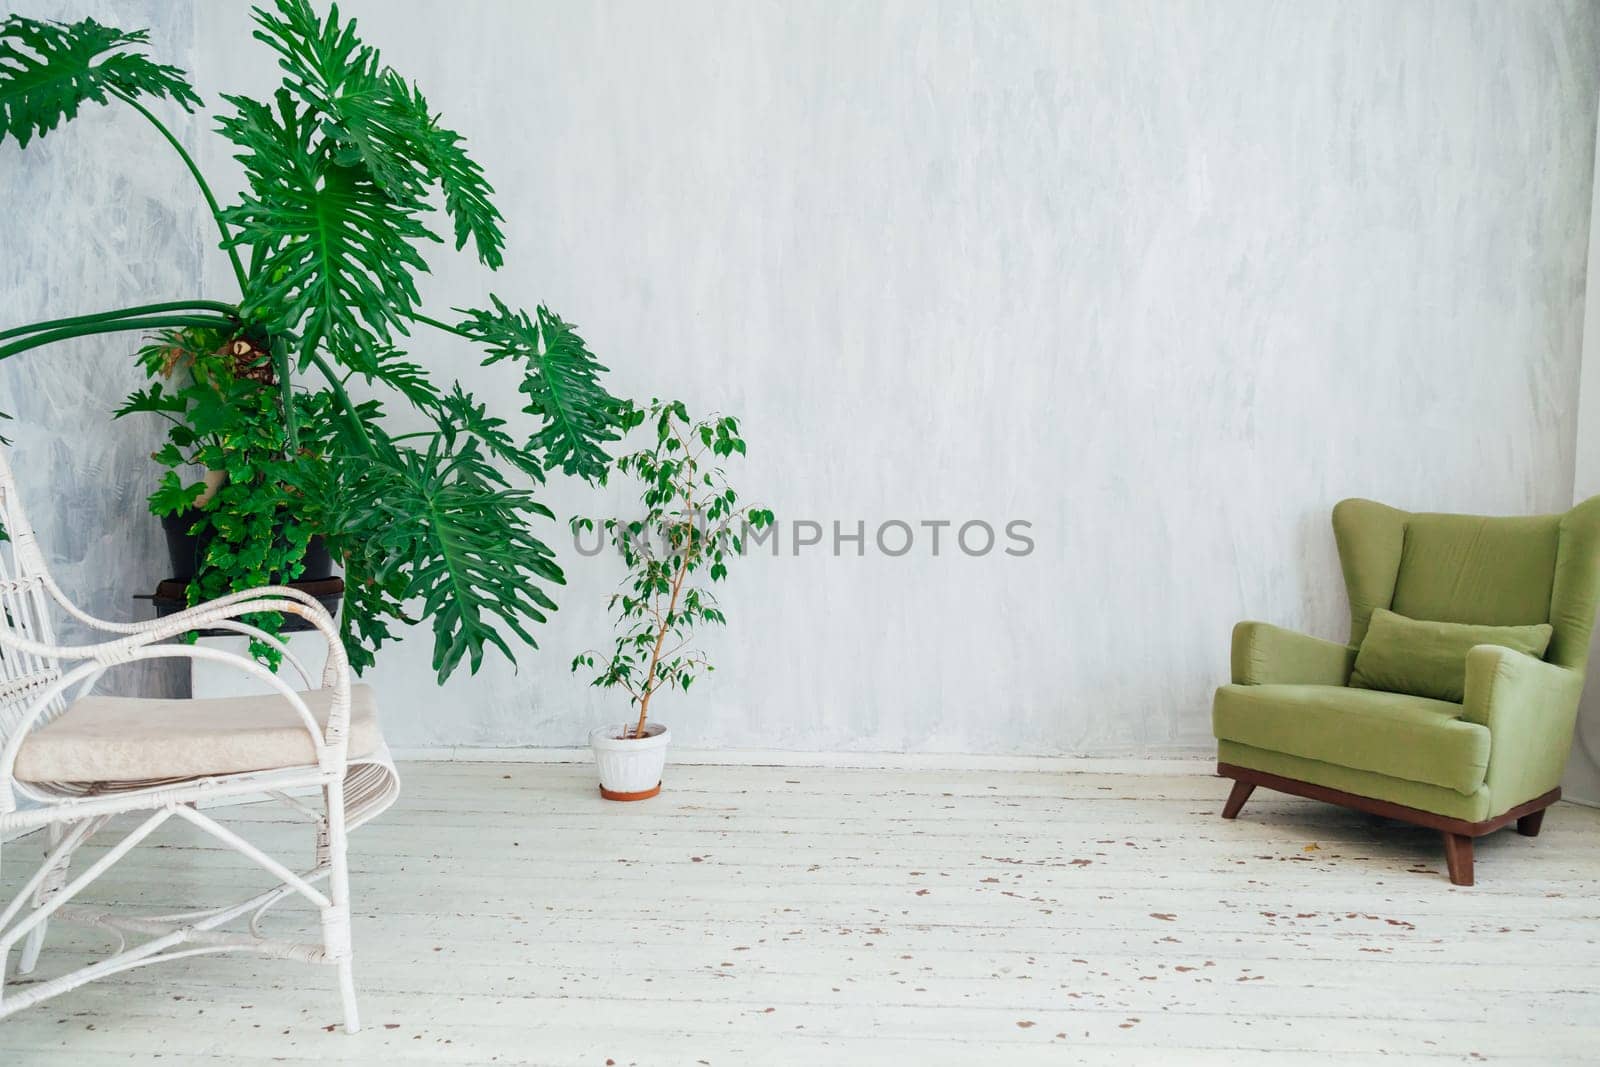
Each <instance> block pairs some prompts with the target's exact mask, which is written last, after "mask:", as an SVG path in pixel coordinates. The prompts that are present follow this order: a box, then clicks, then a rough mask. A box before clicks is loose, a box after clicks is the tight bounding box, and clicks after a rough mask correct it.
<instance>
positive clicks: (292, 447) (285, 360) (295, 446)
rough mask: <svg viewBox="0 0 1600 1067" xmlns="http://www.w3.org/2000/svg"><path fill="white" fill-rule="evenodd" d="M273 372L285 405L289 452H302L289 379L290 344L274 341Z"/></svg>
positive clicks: (284, 413) (284, 422) (285, 424)
mask: <svg viewBox="0 0 1600 1067" xmlns="http://www.w3.org/2000/svg"><path fill="white" fill-rule="evenodd" d="M272 370H273V373H274V374H276V375H277V376H278V402H279V403H281V404H282V405H283V426H284V429H286V430H287V431H288V432H289V452H290V454H291V455H296V454H298V453H299V451H300V418H299V416H297V415H296V414H295V411H294V383H293V382H292V381H291V380H290V378H289V343H288V342H287V341H285V340H284V339H283V338H282V337H274V338H273V339H272Z"/></svg>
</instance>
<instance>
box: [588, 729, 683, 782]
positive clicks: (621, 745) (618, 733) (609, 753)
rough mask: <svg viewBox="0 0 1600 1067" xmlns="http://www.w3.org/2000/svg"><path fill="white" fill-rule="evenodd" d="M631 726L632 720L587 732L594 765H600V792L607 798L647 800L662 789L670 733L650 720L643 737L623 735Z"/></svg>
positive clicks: (631, 731) (629, 730) (628, 732)
mask: <svg viewBox="0 0 1600 1067" xmlns="http://www.w3.org/2000/svg"><path fill="white" fill-rule="evenodd" d="M633 727H634V724H633V723H628V724H626V725H619V726H602V727H600V728H599V729H598V730H595V731H593V732H591V733H590V734H589V747H590V748H592V749H594V762H595V766H597V767H599V768H600V795H601V796H603V797H605V798H606V799H607V800H648V799H649V798H651V797H653V796H655V795H656V794H657V793H659V792H661V773H662V771H663V770H665V768H666V766H667V745H668V744H669V743H670V742H671V741H672V732H671V731H669V730H668V729H667V728H666V727H665V726H662V725H661V724H660V723H655V722H652V723H646V724H645V728H644V737H642V738H634V737H626V738H625V737H623V734H631V733H633Z"/></svg>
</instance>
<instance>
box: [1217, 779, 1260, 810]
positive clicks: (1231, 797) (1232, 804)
mask: <svg viewBox="0 0 1600 1067" xmlns="http://www.w3.org/2000/svg"><path fill="white" fill-rule="evenodd" d="M1255 790H1256V784H1255V783H1254V782H1234V783H1233V789H1232V790H1231V791H1230V792H1229V793H1228V802H1227V803H1226V804H1224V805H1222V817H1223V818H1224V819H1231V818H1233V817H1234V816H1236V815H1238V814H1239V809H1240V808H1242V807H1244V802H1245V801H1247V800H1249V799H1250V794H1251V793H1253V792H1255Z"/></svg>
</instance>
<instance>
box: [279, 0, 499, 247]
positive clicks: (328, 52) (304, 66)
mask: <svg viewBox="0 0 1600 1067" xmlns="http://www.w3.org/2000/svg"><path fill="white" fill-rule="evenodd" d="M255 19H256V24H257V25H258V26H259V27H260V28H259V29H257V30H256V31H255V34H254V36H255V37H256V39H257V40H260V41H263V42H265V43H266V44H267V45H269V46H271V48H272V49H273V50H274V51H275V52H277V53H278V65H279V66H280V67H282V68H283V70H284V73H285V76H286V77H285V81H286V83H287V84H288V86H289V87H290V89H291V90H292V91H293V92H294V93H295V94H296V95H297V96H298V97H299V98H300V100H301V101H302V102H303V103H304V104H305V105H307V106H308V107H309V108H310V109H311V110H312V111H313V112H315V113H316V114H317V115H318V116H319V117H320V118H321V120H322V127H323V130H324V132H326V133H327V135H328V136H329V137H330V138H332V140H333V141H334V142H335V144H336V153H335V155H336V160H337V162H339V163H341V164H344V165H347V166H356V165H360V166H363V167H365V168H366V169H367V171H368V172H369V173H370V174H371V175H372V177H373V180H374V181H375V182H376V183H377V184H378V186H379V187H380V188H381V189H382V190H383V191H384V192H385V193H386V194H388V195H389V196H390V197H392V198H394V199H395V200H396V201H401V202H405V203H407V204H408V205H411V206H413V207H419V208H420V207H421V206H422V205H421V198H422V197H423V195H424V194H425V192H426V190H427V189H429V188H430V187H435V186H436V187H437V188H439V189H440V191H441V192H443V194H444V206H445V211H446V212H447V213H449V215H450V217H451V218H452V219H453V220H454V222H455V236H456V248H457V249H460V248H462V247H464V246H465V245H466V242H467V239H468V238H469V237H470V238H471V239H472V240H473V242H474V244H475V246H476V249H477V252H478V258H479V259H480V260H482V261H483V263H484V264H486V265H487V266H488V267H489V268H490V269H491V270H492V269H496V268H498V267H499V266H500V265H501V263H502V261H503V255H502V253H503V250H504V247H505V236H504V234H502V233H501V231H500V226H499V223H500V222H501V221H502V218H501V215H500V212H499V210H498V209H496V208H495V206H494V204H493V203H491V202H490V199H489V198H490V196H491V195H492V194H493V192H494V190H493V188H491V187H490V185H489V183H488V181H487V180H486V179H485V177H484V174H483V168H482V167H480V166H478V164H477V163H475V162H473V160H472V159H471V158H469V157H468V156H467V154H466V152H465V150H464V149H463V147H462V144H463V140H462V137H461V135H460V134H458V133H456V132H455V131H453V130H450V129H446V128H445V127H443V126H441V125H440V124H439V121H438V116H436V115H434V114H433V113H432V112H431V111H430V110H429V108H428V102H427V100H426V99H424V97H423V95H422V93H421V91H420V90H419V89H417V88H416V87H415V86H414V85H408V84H407V83H406V80H405V79H404V78H402V77H400V75H398V74H397V73H395V72H394V71H393V70H391V69H389V68H388V67H385V66H384V65H383V62H382V60H381V59H380V58H379V55H378V52H377V50H376V49H374V48H372V47H370V46H368V45H365V44H363V43H362V42H361V40H360V39H359V38H358V37H357V36H356V22H355V20H354V19H351V20H350V21H349V22H347V23H345V24H344V25H343V26H341V25H340V23H339V8H338V6H337V5H334V6H332V7H330V8H329V10H328V17H327V18H326V19H318V18H317V15H316V12H315V11H313V10H312V8H311V6H310V4H309V3H307V2H306V0H278V3H277V14H276V15H274V14H272V13H270V12H267V11H264V10H262V9H260V8H257V9H256V11H255Z"/></svg>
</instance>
